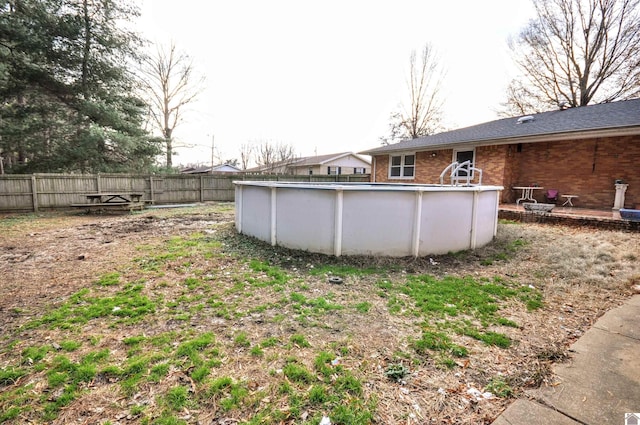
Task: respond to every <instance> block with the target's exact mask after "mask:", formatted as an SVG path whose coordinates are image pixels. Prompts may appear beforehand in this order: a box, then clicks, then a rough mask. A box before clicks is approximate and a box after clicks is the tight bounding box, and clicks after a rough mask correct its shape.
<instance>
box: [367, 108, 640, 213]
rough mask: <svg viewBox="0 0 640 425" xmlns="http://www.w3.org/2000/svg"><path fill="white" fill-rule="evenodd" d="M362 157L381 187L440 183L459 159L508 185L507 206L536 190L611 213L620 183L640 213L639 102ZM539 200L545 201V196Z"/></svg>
mask: <svg viewBox="0 0 640 425" xmlns="http://www.w3.org/2000/svg"><path fill="white" fill-rule="evenodd" d="M361 153H362V154H366V155H371V156H372V159H373V160H372V181H375V182H393V183H420V184H437V183H439V182H440V179H439V177H440V173H441V172H442V171H443V170H444V169H445V168H446V167H447V166H448V165H449V164H451V163H452V162H453V161H458V162H463V161H466V160H471V162H472V164H473V166H474V167H476V168H479V169H481V170H482V172H483V173H482V184H489V185H499V186H504V188H505V189H504V191H503V192H502V195H501V202H503V203H513V202H515V200H516V198H518V197H519V191H517V190H514V189H513V187H515V186H529V185H534V184H536V185H538V186H541V187H544V188H545V189H557V190H559V191H560V195H562V194H575V195H578V196H579V198H577V199H576V200H575V205H576V206H578V207H585V208H600V209H608V208H612V207H613V205H614V198H615V192H616V189H615V182H616V180H622V182H623V183H625V184H628V186H627V190H626V194H625V195H626V196H625V202H624V206H625V207H626V208H637V207H640V99H634V100H626V101H619V102H611V103H604V104H598V105H589V106H582V107H578V108H568V109H560V110H555V111H548V112H543V113H539V114H533V115H528V116H523V117H515V118H504V119H499V120H496V121H490V122H486V123H483V124H478V125H475V126H471V127H466V128H460V129H456V130H452V131H447V132H443V133H439V134H434V135H431V136H426V137H421V138H418V139H413V140H404V141H401V142H399V143H396V144H392V145H387V146H381V147H378V148H374V149H370V150H367V151H363V152H361ZM475 177H477V176H474V178H475ZM447 182H448V180H447ZM535 197H536V199H537V200H538V201H539V202H541V201H542V202H544V191H535Z"/></svg>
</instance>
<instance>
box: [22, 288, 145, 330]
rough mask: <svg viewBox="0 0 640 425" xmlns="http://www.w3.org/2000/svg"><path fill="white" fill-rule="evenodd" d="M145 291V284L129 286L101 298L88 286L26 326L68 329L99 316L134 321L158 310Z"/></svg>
mask: <svg viewBox="0 0 640 425" xmlns="http://www.w3.org/2000/svg"><path fill="white" fill-rule="evenodd" d="M142 290H143V286H142V285H130V286H129V287H127V288H125V289H124V290H122V291H119V292H117V293H116V294H114V295H113V296H107V297H100V296H91V295H90V294H91V291H90V290H89V289H86V288H85V289H82V290H80V291H79V292H76V293H75V294H73V295H72V296H71V297H70V298H69V301H67V302H66V303H64V304H63V305H62V306H60V307H58V308H57V309H55V310H53V311H51V312H49V313H47V314H45V315H44V316H43V317H42V318H40V319H37V320H33V321H31V322H29V323H27V324H26V325H25V328H27V329H32V328H36V327H39V326H42V325H47V326H49V327H50V328H59V329H69V328H72V327H73V326H74V325H80V324H85V323H87V322H89V321H90V320H92V319H98V318H113V319H116V322H121V321H122V322H125V323H135V322H138V321H139V320H141V319H142V318H143V317H144V316H146V315H148V314H151V313H154V312H155V310H156V303H155V302H153V301H152V300H150V299H149V298H147V297H146V296H144V295H142Z"/></svg>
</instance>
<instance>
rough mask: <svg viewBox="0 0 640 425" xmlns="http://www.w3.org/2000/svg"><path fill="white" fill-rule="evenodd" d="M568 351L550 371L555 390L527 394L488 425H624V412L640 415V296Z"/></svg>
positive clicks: (604, 319) (611, 313)
mask: <svg viewBox="0 0 640 425" xmlns="http://www.w3.org/2000/svg"><path fill="white" fill-rule="evenodd" d="M571 350H572V351H573V353H572V356H571V357H572V358H571V359H570V360H569V361H567V362H566V363H561V364H557V365H555V366H554V367H553V372H554V377H555V380H554V381H555V382H558V383H559V384H558V385H557V386H554V387H542V388H539V389H536V390H532V391H528V392H527V393H526V396H525V397H523V398H521V399H519V400H517V401H515V402H514V403H513V404H512V405H511V406H509V407H508V408H507V409H506V410H505V411H504V412H503V413H502V414H501V415H500V416H499V417H498V418H497V419H496V420H495V421H494V422H493V425H516V424H529V425H531V424H558V425H576V424H587V425H596V424H597V425H600V424H616V425H624V424H625V413H633V412H640V295H636V296H633V297H632V298H630V299H629V300H628V301H627V302H625V304H624V305H622V306H620V307H618V308H615V309H613V310H611V311H609V312H607V313H606V314H605V315H604V316H602V317H601V318H600V319H599V320H598V321H597V322H596V323H595V325H593V327H591V329H589V330H588V331H587V332H585V334H584V335H583V336H582V337H581V338H580V339H579V340H578V341H576V342H575V343H574V344H573V345H572V346H571ZM634 423H635V422H634Z"/></svg>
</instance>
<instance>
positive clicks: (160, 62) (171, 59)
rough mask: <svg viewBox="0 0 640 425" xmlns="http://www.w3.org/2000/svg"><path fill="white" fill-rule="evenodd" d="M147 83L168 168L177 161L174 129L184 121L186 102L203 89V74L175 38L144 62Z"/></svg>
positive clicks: (149, 99)
mask: <svg viewBox="0 0 640 425" xmlns="http://www.w3.org/2000/svg"><path fill="white" fill-rule="evenodd" d="M142 73H143V77H144V78H143V84H144V88H145V94H146V97H147V99H148V104H149V112H150V116H151V120H152V123H153V125H154V127H155V128H156V129H157V130H159V131H160V132H161V133H162V138H163V139H164V143H165V149H166V162H167V168H171V167H172V165H173V160H172V155H173V149H174V147H175V146H174V143H173V132H174V130H175V128H176V127H177V126H178V124H180V122H181V121H182V119H183V114H184V112H185V106H186V105H188V104H190V103H191V102H193V101H194V100H195V99H196V97H197V96H198V94H199V93H200V92H201V91H202V84H203V83H204V78H203V77H197V76H196V75H195V70H194V66H193V62H192V60H191V59H190V58H189V56H188V55H187V54H186V53H183V52H180V51H178V50H177V48H176V46H175V44H174V43H173V42H171V44H170V46H169V48H168V51H166V50H165V49H164V48H162V47H158V49H157V51H156V54H155V56H148V57H147V58H145V60H144V62H143V68H142Z"/></svg>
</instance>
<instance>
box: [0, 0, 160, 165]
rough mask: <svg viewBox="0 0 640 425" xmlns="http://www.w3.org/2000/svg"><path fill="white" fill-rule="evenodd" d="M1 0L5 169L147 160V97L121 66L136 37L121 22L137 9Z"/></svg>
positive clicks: (81, 1)
mask: <svg viewBox="0 0 640 425" xmlns="http://www.w3.org/2000/svg"><path fill="white" fill-rule="evenodd" d="M0 5H1V6H0V13H1V15H0V59H1V62H2V63H3V64H4V66H3V67H0V99H1V100H2V105H1V106H0V117H1V119H2V129H1V130H0V136H1V139H0V156H3V157H4V158H5V170H6V169H9V170H10V171H11V172H35V171H39V172H64V171H76V172H78V171H79V172H101V171H102V172H106V171H143V170H145V169H149V167H150V166H151V165H152V163H153V161H154V158H155V156H156V155H157V154H158V152H159V146H158V144H157V142H156V141H155V140H154V139H152V138H150V136H149V135H148V134H147V133H146V132H145V131H143V129H142V124H143V119H144V112H145V108H144V104H143V103H142V101H141V100H140V99H138V98H136V97H135V96H133V95H132V93H134V88H135V84H136V81H135V79H134V77H133V76H132V75H131V74H129V72H128V70H127V69H128V68H131V66H130V65H131V63H132V61H135V60H136V58H137V49H138V48H139V46H140V40H139V38H138V37H137V35H136V34H135V33H133V32H131V31H127V30H126V29H124V28H122V27H121V25H122V24H120V23H122V22H127V21H129V20H132V19H133V18H135V17H136V16H137V11H136V9H134V8H132V7H130V6H128V5H127V3H126V1H122V0H100V1H97V0H9V1H4V2H2V3H0ZM119 25H120V26H119Z"/></svg>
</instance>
